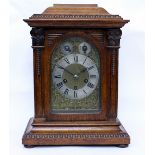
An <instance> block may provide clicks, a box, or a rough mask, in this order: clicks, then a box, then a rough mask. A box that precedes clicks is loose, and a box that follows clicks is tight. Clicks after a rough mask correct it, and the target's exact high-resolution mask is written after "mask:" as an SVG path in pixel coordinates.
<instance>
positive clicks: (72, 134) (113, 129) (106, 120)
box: [22, 4, 130, 147]
mask: <svg viewBox="0 0 155 155" xmlns="http://www.w3.org/2000/svg"><path fill="white" fill-rule="evenodd" d="M24 21H25V22H26V23H28V25H29V26H30V27H32V30H31V32H30V33H31V36H32V48H33V60H34V98H35V116H34V118H31V119H30V121H29V123H28V125H27V128H26V131H25V133H24V135H23V139H22V143H23V144H24V145H25V146H26V147H32V146H38V145H118V146H120V147H126V146H128V144H129V143H130V138H129V135H128V133H127V132H126V131H125V129H124V128H123V126H122V124H121V123H120V121H119V120H118V119H117V106H118V102H117V101H118V53H119V48H120V39H121V35H122V32H121V30H120V28H121V27H123V26H124V24H126V23H127V22H129V20H123V19H122V18H121V17H120V16H119V15H111V14H109V13H108V12H107V11H106V10H105V9H103V8H101V7H97V5H95V4H76V5H74V4H55V5H54V6H53V7H49V8H47V9H46V10H45V11H44V12H43V13H42V14H34V15H32V16H31V17H30V18H29V19H24ZM69 36H80V37H84V38H86V39H88V40H89V41H91V42H93V43H94V44H95V46H96V47H97V48H98V51H99V55H100V62H101V74H100V78H101V112H99V113H97V114H73V113H71V114H52V113H51V112H50V100H51V96H50V94H51V90H50V85H51V79H50V74H51V73H50V67H51V65H50V58H51V57H52V52H53V49H54V48H55V46H57V45H58V44H59V42H60V41H61V40H62V39H63V38H65V37H69Z"/></svg>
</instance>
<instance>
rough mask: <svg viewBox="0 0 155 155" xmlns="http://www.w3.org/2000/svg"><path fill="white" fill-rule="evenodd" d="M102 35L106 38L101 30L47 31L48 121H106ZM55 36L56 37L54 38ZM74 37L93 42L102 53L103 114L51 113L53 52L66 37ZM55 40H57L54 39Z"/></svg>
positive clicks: (46, 113)
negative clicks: (49, 38)
mask: <svg viewBox="0 0 155 155" xmlns="http://www.w3.org/2000/svg"><path fill="white" fill-rule="evenodd" d="M49 33H50V34H53V39H52V42H48V34H49ZM97 34H100V36H98V38H95V37H97V36H93V35H97ZM101 35H103V36H104V34H103V31H101V30H95V29H92V30H87V29H72V30H70V32H68V31H67V30H63V29H53V30H47V31H46V41H45V44H46V47H45V52H44V56H43V57H44V59H43V60H44V62H43V68H44V69H43V70H44V73H43V79H44V80H43V81H44V84H43V86H44V87H45V88H44V91H45V93H44V94H46V97H44V105H45V115H46V118H47V119H48V120H106V115H107V111H106V109H107V108H106V103H107V101H106V100H107V95H106V89H107V87H106V76H105V75H106V55H105V54H106V52H105V49H104V46H103V42H104V37H103V38H101ZM54 36H55V37H54ZM74 36H79V37H83V38H85V39H86V40H89V41H90V42H92V43H93V44H94V45H95V46H96V47H97V48H98V51H100V53H99V55H100V64H101V71H102V73H100V74H101V75H104V76H101V77H100V78H101V86H100V87H101V88H102V89H101V112H99V113H95V114H73V113H72V114H66V113H65V114H64V113H63V114H54V113H51V111H50V108H51V105H50V101H51V98H50V93H51V88H50V86H51V83H50V81H51V79H50V77H51V72H50V70H51V64H50V61H51V56H52V52H53V50H54V48H55V47H56V46H57V45H58V44H59V42H60V41H61V40H62V39H63V38H66V37H74ZM54 38H55V39H54ZM51 44H52V45H51Z"/></svg>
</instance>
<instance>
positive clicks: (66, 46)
mask: <svg viewBox="0 0 155 155" xmlns="http://www.w3.org/2000/svg"><path fill="white" fill-rule="evenodd" d="M61 52H62V53H63V54H65V55H67V54H71V53H72V52H73V45H72V44H71V43H69V42H64V43H63V44H62V45H61Z"/></svg>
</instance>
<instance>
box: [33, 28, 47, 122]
mask: <svg viewBox="0 0 155 155" xmlns="http://www.w3.org/2000/svg"><path fill="white" fill-rule="evenodd" d="M30 34H31V36H32V37H31V38H32V48H33V71H34V111H35V116H34V117H35V118H37V119H39V118H40V119H42V118H43V117H44V104H43V96H42V94H43V90H42V55H43V53H44V50H45V30H44V29H43V28H39V27H38V28H32V30H31V31H30Z"/></svg>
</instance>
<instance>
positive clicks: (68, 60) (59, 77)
mask: <svg viewBox="0 0 155 155" xmlns="http://www.w3.org/2000/svg"><path fill="white" fill-rule="evenodd" d="M64 45H68V46H69V48H68V47H66V49H67V52H66V51H65V50H64ZM69 49H70V50H69ZM51 61H52V63H51V65H52V66H51V68H52V71H51V72H52V74H51V81H52V85H51V86H52V87H51V90H52V93H51V95H52V96H51V109H52V113H95V112H98V111H100V59H99V54H98V50H97V48H96V47H95V45H94V44H92V43H90V42H89V41H88V40H85V39H83V38H80V37H70V38H67V39H64V40H62V41H61V42H60V44H59V45H58V47H56V48H55V49H54V51H53V55H52V60H51Z"/></svg>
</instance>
